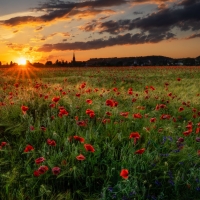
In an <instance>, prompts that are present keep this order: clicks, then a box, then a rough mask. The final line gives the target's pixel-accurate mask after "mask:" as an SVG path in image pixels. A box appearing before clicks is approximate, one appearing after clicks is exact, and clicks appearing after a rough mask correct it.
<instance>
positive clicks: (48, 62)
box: [45, 61, 53, 65]
mask: <svg viewBox="0 0 200 200" xmlns="http://www.w3.org/2000/svg"><path fill="white" fill-rule="evenodd" d="M52 64H53V63H52V61H47V62H46V63H45V65H52Z"/></svg>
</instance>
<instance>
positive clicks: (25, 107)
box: [21, 105, 29, 115]
mask: <svg viewBox="0 0 200 200" xmlns="http://www.w3.org/2000/svg"><path fill="white" fill-rule="evenodd" d="M28 109H29V108H28V107H27V106H23V105H22V106H21V110H22V112H23V114H24V115H25V114H26V111H27V110H28Z"/></svg>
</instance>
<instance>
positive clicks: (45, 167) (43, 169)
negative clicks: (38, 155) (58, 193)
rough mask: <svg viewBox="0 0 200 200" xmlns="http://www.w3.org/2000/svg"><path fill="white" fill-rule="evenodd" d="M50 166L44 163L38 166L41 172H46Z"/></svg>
mask: <svg viewBox="0 0 200 200" xmlns="http://www.w3.org/2000/svg"><path fill="white" fill-rule="evenodd" d="M48 169H49V168H48V167H47V166H46V165H42V166H40V167H39V168H38V172H39V173H40V174H44V173H45V172H46V171H47V170H48Z"/></svg>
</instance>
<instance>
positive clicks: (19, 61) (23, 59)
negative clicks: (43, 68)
mask: <svg viewBox="0 0 200 200" xmlns="http://www.w3.org/2000/svg"><path fill="white" fill-rule="evenodd" d="M18 64H19V65H26V59H25V58H23V57H21V58H18Z"/></svg>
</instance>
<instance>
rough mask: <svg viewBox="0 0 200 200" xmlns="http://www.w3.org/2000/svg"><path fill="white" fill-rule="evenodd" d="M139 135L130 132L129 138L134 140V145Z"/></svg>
mask: <svg viewBox="0 0 200 200" xmlns="http://www.w3.org/2000/svg"><path fill="white" fill-rule="evenodd" d="M140 137H141V136H140V134H139V133H138V132H132V133H131V134H130V136H129V138H134V144H136V142H137V140H139V139H140Z"/></svg>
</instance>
